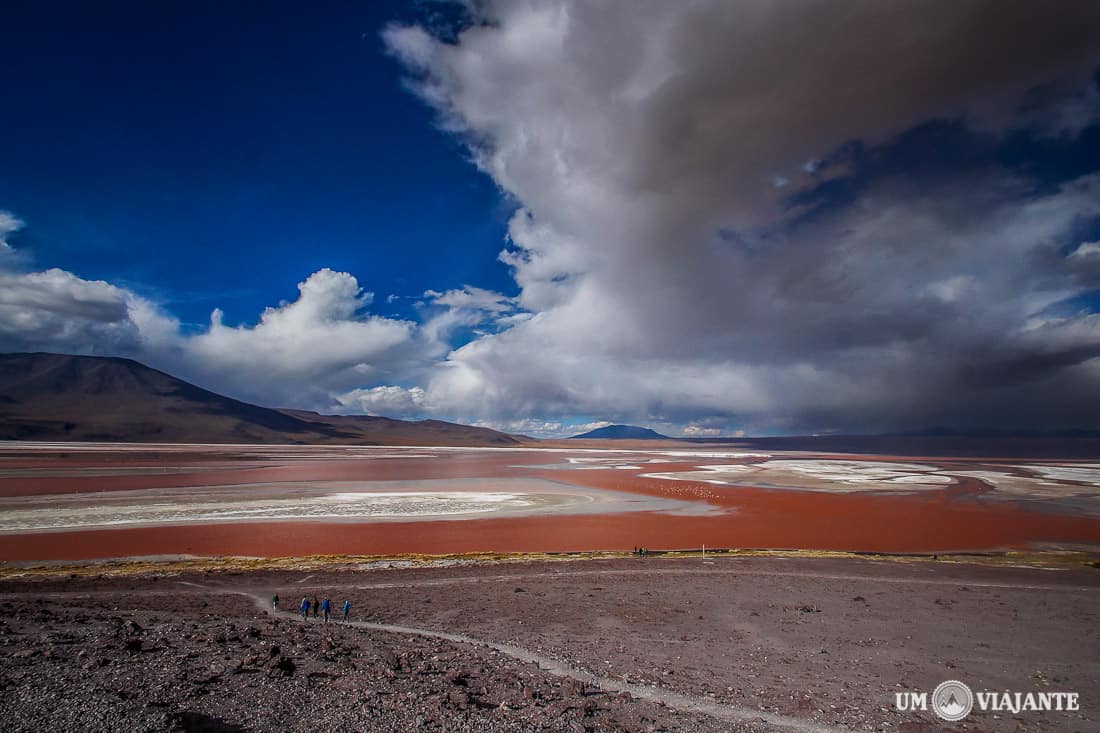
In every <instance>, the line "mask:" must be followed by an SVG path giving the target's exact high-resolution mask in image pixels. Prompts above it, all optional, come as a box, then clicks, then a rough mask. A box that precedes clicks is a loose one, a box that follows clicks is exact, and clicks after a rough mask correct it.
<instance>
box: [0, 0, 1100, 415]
mask: <svg viewBox="0 0 1100 733" xmlns="http://www.w3.org/2000/svg"><path fill="white" fill-rule="evenodd" d="M993 14H995V15H996V17H995V18H994V17H992V15H993ZM1098 70H1100V9H1098V8H1097V6H1096V4H1095V3H1092V2H1084V1H1080V2H1079V1H1078V0H1067V1H1066V2H1065V3H1063V4H1062V5H1060V8H1059V12H1057V13H1054V12H1050V11H1049V10H1047V9H1044V8H1043V7H1041V6H1040V5H1039V4H1037V3H1031V2H1007V3H1004V4H1001V5H1000V6H999V7H998V8H996V9H995V10H994V9H993V8H992V6H990V5H988V4H983V3H980V2H960V3H957V4H952V5H950V6H947V5H943V4H940V3H936V2H933V1H932V0H899V2H897V3H895V4H894V5H893V6H892V9H891V12H890V13H889V14H880V13H878V12H876V10H875V8H874V7H873V6H865V5H852V6H851V7H850V8H848V9H847V11H846V12H844V13H842V14H839V15H838V14H837V12H836V4H835V2H833V0H828V1H826V0H810V1H809V2H806V3H802V4H797V5H796V4H767V5H763V4H754V3H726V2H720V1H718V0H690V2H685V3H683V4H673V3H659V2H657V3H645V2H642V3H637V2H632V1H630V0H621V1H619V0H608V2H603V3H586V2H579V1H577V0H515V1H514V2H486V3H484V4H480V5H478V6H477V9H476V10H475V11H471V12H469V13H468V12H467V11H466V10H464V9H463V8H462V7H461V6H459V5H454V4H448V3H435V2H431V3H428V2H425V3H381V2H379V3H351V2H347V3H335V2H334V3H321V4H319V5H313V6H308V7H307V6H303V5H301V4H290V3H264V4H255V3H230V4H218V3H212V2H190V3H182V2H179V3H177V2H169V3H152V4H150V3H136V2H106V3H98V4H92V3H80V2H72V3H59V4H52V5H49V6H46V5H44V4H42V3H19V4H17V5H15V6H11V7H9V8H8V9H6V11H5V17H4V23H3V25H2V26H0V83H2V85H3V86H2V89H3V93H4V99H5V107H6V112H5V114H4V115H2V116H0V243H2V244H0V349H2V350H5V351H23V350H46V351H61V352H67V353H92V354H112V355H124V356H131V357H134V358H137V359H140V360H142V361H144V362H145V363H148V364H150V365H152V366H155V367H157V368H160V369H164V370H166V371H169V372H171V373H173V374H177V375H179V376H181V377H184V378H187V379H189V380H192V381H195V382H196V383H198V384H200V385H202V386H204V387H208V388H211V389H215V390H217V391H220V392H223V393H226V394H229V395H232V396H234V397H238V398H241V399H246V400H249V401H253V402H256V403H259V404H265V405H279V406H290V407H299V408H306V409H317V410H321V411H325V412H346V413H357V412H369V413H372V414H385V415H391V416H394V417H408V418H422V417H437V418H443V419H451V420H459V421H464V422H471V423H478V424H484V425H489V426H493V427H498V428H502V429H506V430H511V431H516V432H527V433H531V434H537V435H562V434H569V433H572V432H579V431H580V430H582V429H585V428H587V427H591V426H594V425H598V424H601V423H604V422H607V421H614V422H630V423H636V424H644V425H648V426H651V427H654V428H656V429H659V430H661V431H662V432H666V433H669V434H674V435H679V434H683V435H692V436H699V437H705V436H712V435H736V434H740V433H747V434H788V433H807V432H880V431H892V430H919V429H923V428H932V427H949V428H955V429H969V428H974V429H982V428H989V427H1003V428H1009V429H1027V430H1048V429H1049V430H1054V429H1065V428H1100V422H1098V421H1100V411H1097V410H1095V409H1093V406H1095V405H1096V404H1100V313H1098V311H1100V75H1098Z"/></svg>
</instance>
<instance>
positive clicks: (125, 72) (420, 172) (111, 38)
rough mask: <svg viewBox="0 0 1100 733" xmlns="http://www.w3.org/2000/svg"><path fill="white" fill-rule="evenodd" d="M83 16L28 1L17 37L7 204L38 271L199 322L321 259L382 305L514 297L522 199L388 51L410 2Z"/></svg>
mask: <svg viewBox="0 0 1100 733" xmlns="http://www.w3.org/2000/svg"><path fill="white" fill-rule="evenodd" d="M69 8H70V9H71V12H64V11H62V12H58V8H56V7H54V6H47V5H45V4H42V3H27V4H24V5H23V6H21V7H19V8H16V9H15V11H14V12H11V11H8V12H6V13H5V23H4V28H3V30H0V34H2V35H3V41H2V43H0V48H2V51H0V54H3V57H4V62H3V66H4V67H5V68H7V69H9V73H8V74H6V75H5V76H6V79H5V88H6V93H7V95H8V98H9V99H14V100H18V102H17V103H16V104H14V105H12V106H11V107H9V112H8V113H7V114H5V115H4V116H3V119H2V120H0V135H2V137H3V140H4V144H3V146H2V147H0V170H3V171H5V174H4V175H3V176H0V201H3V202H4V203H3V206H4V207H5V208H7V209H9V210H12V211H15V212H18V215H19V217H20V218H21V219H23V220H24V221H25V222H26V223H27V227H26V231H25V232H24V233H23V234H22V235H21V238H20V240H19V243H20V244H21V245H22V246H23V247H25V248H26V249H27V250H28V251H31V252H32V253H33V256H34V258H35V262H36V263H37V265H38V266H40V267H63V268H66V269H70V270H73V271H74V272H78V273H80V274H81V276H83V277H87V278H94V279H100V278H101V279H106V280H109V281H111V282H116V283H124V284H126V285H127V286H129V287H132V288H133V289H135V290H136V291H138V292H142V293H147V294H149V295H150V296H151V297H154V298H156V299H157V300H158V301H160V302H163V303H164V305H165V306H166V307H168V308H170V309H171V310H172V312H173V313H175V314H177V315H178V316H180V318H182V319H183V320H185V321H189V322H193V323H200V324H205V323H206V322H207V321H208V320H209V315H210V310H211V309H212V308H213V307H215V306H217V307H220V308H221V309H222V310H223V311H224V312H225V313H226V320H227V322H233V323H239V322H245V321H248V320H254V319H255V317H256V314H257V313H258V312H259V311H260V310H262V309H263V307H265V306H267V305H271V304H273V303H274V302H278V300H279V299H284V298H293V297H294V295H295V293H296V291H295V285H296V283H297V282H298V281H300V280H301V279H302V278H303V277H304V276H305V275H308V274H309V273H311V272H314V271H316V270H317V269H320V268H321V267H331V268H333V269H337V270H346V271H348V272H352V273H355V274H357V275H359V276H360V277H361V278H365V279H366V278H369V281H370V283H371V287H372V288H374V289H376V291H377V294H378V295H379V296H386V295H389V294H398V295H402V296H410V295H412V296H420V295H421V294H422V293H423V292H424V291H425V290H428V289H430V288H435V289H442V290H445V289H449V288H453V287H461V286H462V285H463V284H465V283H478V284H481V285H483V286H484V287H489V288H492V289H495V290H501V291H507V290H511V291H513V294H514V290H515V287H514V284H513V283H512V282H511V280H510V278H509V277H508V273H507V268H505V266H504V265H503V264H501V263H500V262H498V261H497V257H496V255H497V253H498V252H499V251H500V249H501V247H502V241H503V237H504V232H505V225H506V222H507V218H508V215H509V214H510V209H511V208H512V207H511V206H510V205H509V204H508V203H507V202H506V201H505V198H504V197H502V196H501V195H500V193H499V192H498V190H497V188H496V186H495V185H494V184H493V182H492V180H491V179H489V178H488V177H486V176H484V175H482V174H480V173H479V172H478V171H477V170H476V169H475V168H474V166H473V165H471V164H470V163H469V162H468V161H467V158H468V156H467V155H466V154H465V152H464V150H463V148H462V146H461V145H460V144H459V143H458V141H456V140H455V139H454V138H453V137H451V136H448V135H446V134H444V133H442V132H440V131H439V130H438V129H436V127H435V126H434V125H433V118H434V113H433V112H432V110H431V109H430V108H429V107H427V106H426V105H424V104H423V103H421V102H420V101H419V100H418V99H416V98H415V97H414V96H413V95H411V94H409V93H408V91H407V90H405V88H404V87H403V81H402V80H403V75H402V70H401V67H400V66H399V64H398V63H397V62H396V61H395V60H394V59H393V58H392V57H390V56H389V55H387V53H386V50H385V48H384V46H383V41H382V38H381V35H380V33H381V30H382V28H383V27H384V25H385V24H387V23H389V22H393V21H395V20H397V19H400V18H402V17H408V15H409V12H408V11H407V10H406V8H407V4H404V3H342V4H334V5H330V6H329V7H328V8H327V9H326V12H323V13H321V12H306V10H305V8H304V6H302V5H301V4H300V3H281V4H280V3H273V4H263V5H262V6H261V5H257V4H251V3H230V4H223V3H174V2H169V3H139V2H133V3H107V4H105V5H98V4H79V3H77V4H70V5H69ZM413 12H414V15H417V17H421V16H422V15H423V14H422V13H421V14H416V13H415V9H413ZM12 72H16V73H12ZM408 305H409V301H407V300H402V301H397V302H395V303H393V304H388V305H387V304H386V303H385V302H384V301H381V302H380V303H379V309H380V310H382V311H383V312H404V311H405V310H407V307H408Z"/></svg>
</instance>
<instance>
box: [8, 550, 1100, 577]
mask: <svg viewBox="0 0 1100 733" xmlns="http://www.w3.org/2000/svg"><path fill="white" fill-rule="evenodd" d="M693 557H694V558H697V559H699V560H700V562H702V561H704V560H706V561H708V562H714V561H717V560H732V559H739V558H761V557H764V558H792V559H811V558H817V559H832V560H860V561H865V562H881V563H886V562H889V563H916V562H935V563H942V564H955V565H960V564H964V565H982V566H997V567H1021V568H1025V567H1026V568H1039V569H1047V570H1067V569H1074V568H1097V569H1100V547H1097V548H1095V549H1064V550H1060V549H1047V550H1032V551H1017V550H986V551H977V550H964V551H955V552H943V553H926V552H863V551H843V550H805V549H785V548H743V549H737V548H720V547H716V548H707V550H706V557H705V558H704V557H703V555H702V548H692V549H650V550H648V554H647V555H646V556H644V557H640V556H637V555H633V554H632V553H629V552H621V551H603V550H587V551H576V552H469V553H449V554H438V555H436V554H419V553H404V554H392V555H303V556H290V557H249V556H210V557H200V556H189V555H146V556H131V557H116V558H97V559H88V560H29V561H7V560H5V561H0V582H4V581H8V580H28V579H31V578H42V579H57V578H61V577H65V576H68V577H70V578H77V577H89V576H104V577H141V576H163V575H178V574H183V573H188V572H201V573H210V572H231V573H240V572H266V571H311V572H333V571H343V572H347V571H371V570H407V569H412V568H440V567H459V566H464V567H466V566H471V565H476V566H485V565H502V564H527V563H556V562H591V561H597V560H623V559H631V558H633V559H636V560H638V561H639V562H645V561H651V560H652V561H656V560H662V559H665V560H684V559H691V558H693Z"/></svg>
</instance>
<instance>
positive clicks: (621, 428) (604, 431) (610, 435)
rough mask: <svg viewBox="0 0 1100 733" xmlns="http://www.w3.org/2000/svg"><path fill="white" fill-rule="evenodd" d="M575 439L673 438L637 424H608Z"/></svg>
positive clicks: (574, 437)
mask: <svg viewBox="0 0 1100 733" xmlns="http://www.w3.org/2000/svg"><path fill="white" fill-rule="evenodd" d="M573 439H574V440H581V439H585V440H671V438H669V437H668V436H667V435H661V434H660V433H658V432H654V431H653V430H650V429H649V428H640V427H638V426H637V425H607V426H606V427H602V428H596V429H595V430H589V431H588V432H587V433H581V434H580V435H574V436H573Z"/></svg>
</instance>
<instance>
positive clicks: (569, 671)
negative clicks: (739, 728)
mask: <svg viewBox="0 0 1100 733" xmlns="http://www.w3.org/2000/svg"><path fill="white" fill-rule="evenodd" d="M186 584H187V585H190V586H194V587H196V588H202V589H203V590H205V591H208V592H215V593H233V594H236V595H242V596H245V597H247V598H251V599H252V600H253V601H254V602H255V604H256V607H257V608H258V609H259V610H261V611H263V612H264V613H270V612H271V610H270V606H269V604H270V603H271V601H270V599H268V598H266V597H264V596H261V595H257V594H255V593H249V592H246V591H239V590H228V589H225V588H217V587H213V586H202V585H199V584H197V583H186ZM277 615H279V616H281V617H284V618H294V617H295V616H297V614H296V613H294V612H292V611H278V612H277ZM339 623H340V624H341V625H344V626H352V627H355V628H360V629H371V630H374V631H386V632H389V633H393V634H411V635H414V636H424V637H428V638H432V639H443V640H445V641H450V642H454V643H456V644H470V645H473V646H483V647H488V648H490V649H494V650H496V651H498V652H500V653H501V654H505V655H507V656H509V657H511V658H513V659H516V660H518V661H521V662H526V663H529V664H536V665H538V667H539V669H541V670H543V671H544V672H549V673H550V674H552V675H555V676H557V677H567V678H570V679H574V680H577V681H578V682H582V683H584V684H586V685H590V686H593V687H597V688H599V689H601V690H603V691H605V692H612V693H624V692H625V693H627V694H629V695H631V696H632V697H636V698H639V699H642V700H648V701H650V702H655V703H659V704H661V705H665V706H667V707H669V708H672V709H674V710H678V711H680V712H683V713H694V714H702V715H709V716H710V717H712V718H717V719H718V720H724V721H726V722H729V723H750V722H764V723H767V724H768V725H769V726H772V727H774V728H780V729H783V730H790V731H797V732H798V733H838V732H839V731H841V730H843V729H841V728H834V727H830V726H825V725H820V724H817V723H813V722H811V721H807V720H800V719H798V718H791V717H788V716H785V715H776V714H775V713H769V712H766V711H761V710H750V709H748V708H740V707H736V706H733V705H729V704H719V703H716V702H714V701H713V700H707V699H705V698H699V697H692V696H689V695H684V694H681V693H678V692H672V691H671V690H664V689H661V688H659V687H651V686H649V685H636V684H632V683H630V682H625V681H623V680H617V679H614V678H611V677H600V676H596V675H593V674H589V673H588V672H585V671H583V670H580V669H577V668H576V667H571V666H569V665H567V664H564V663H562V662H560V661H558V660H556V659H552V658H550V657H547V656H544V655H542V654H537V653H535V652H533V651H531V650H530V649H524V648H523V647H518V646H513V645H511V644H500V643H498V642H493V641H488V640H485V639H477V638H474V637H472V636H467V635H465V634H452V633H449V632H446V631H437V630H435V629H419V628H414V627H411V626H397V625H394V624H380V623H372V622H369V621H341V622H339Z"/></svg>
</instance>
